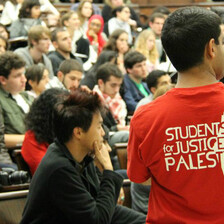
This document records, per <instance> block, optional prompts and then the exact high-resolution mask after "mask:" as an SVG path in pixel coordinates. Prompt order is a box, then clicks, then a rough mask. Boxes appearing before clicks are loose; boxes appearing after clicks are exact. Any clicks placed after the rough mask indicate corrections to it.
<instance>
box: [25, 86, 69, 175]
mask: <svg viewBox="0 0 224 224" xmlns="http://www.w3.org/2000/svg"><path fill="white" fill-rule="evenodd" d="M64 93H65V91H64V90H61V89H58V88H52V89H48V90H46V91H44V92H43V93H42V94H41V95H40V96H39V97H38V98H37V99H36V100H35V101H34V102H33V104H32V106H31V108H30V112H29V113H28V114H27V116H26V120H25V124H26V130H27V131H26V134H25V138H24V141H23V145H22V156H23V158H24V160H25V161H26V163H27V164H28V166H29V168H30V171H31V174H32V175H33V174H34V173H35V171H36V169H37V167H38V165H39V163H40V161H41V159H42V158H43V157H44V155H45V153H46V151H47V148H48V146H49V145H50V144H51V143H52V142H53V140H54V134H53V131H52V113H53V108H54V106H55V105H56V103H57V102H58V99H59V98H60V95H62V94H64Z"/></svg>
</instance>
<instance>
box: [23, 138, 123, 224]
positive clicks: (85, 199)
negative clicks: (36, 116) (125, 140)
mask: <svg viewBox="0 0 224 224" xmlns="http://www.w3.org/2000/svg"><path fill="white" fill-rule="evenodd" d="M121 185H122V177H121V176H120V175H119V174H116V173H115V172H113V171H109V170H104V172H103V174H102V179H101V182H100V180H99V177H98V175H97V173H96V168H95V166H94V164H93V161H92V158H91V157H89V156H86V157H85V159H84V162H83V164H82V165H80V164H79V163H77V162H76V161H75V160H74V159H73V157H72V155H71V154H70V152H69V151H68V149H67V148H66V147H65V146H64V145H61V144H60V143H59V142H58V141H56V142H55V143H53V144H51V145H50V147H49V148H48V151H47V153H46V155H45V157H44V158H43V160H42V161H41V163H40V165H39V167H38V169H37V171H36V173H35V175H34V176H33V179H32V182H31V185H30V191H29V195H28V199H27V203H26V206H25V209H24V213H23V218H22V221H21V224H27V223H29V224H31V223H35V224H37V223H40V224H43V223H44V224H46V223H47V224H50V223H52V224H53V223H54V224H58V223H63V224H64V223H66V224H69V223H80V224H86V223H91V224H95V223H98V224H107V223H110V220H111V219H112V216H113V214H114V211H115V207H116V202H117V199H118V196H119V192H120V188H121Z"/></svg>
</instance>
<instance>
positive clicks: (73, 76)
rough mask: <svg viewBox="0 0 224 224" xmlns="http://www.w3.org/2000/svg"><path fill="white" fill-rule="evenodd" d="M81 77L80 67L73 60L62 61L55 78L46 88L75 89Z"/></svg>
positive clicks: (81, 69) (81, 70)
mask: <svg viewBox="0 0 224 224" xmlns="http://www.w3.org/2000/svg"><path fill="white" fill-rule="evenodd" d="M82 77H83V68H82V65H81V64H80V63H79V62H78V61H77V60H75V59H67V60H64V61H63V62H62V63H61V64H60V66H59V69H58V72H57V77H56V76H55V77H54V78H53V79H52V80H50V82H49V83H48V84H47V88H52V87H59V88H62V89H67V90H74V89H77V88H78V87H79V85H80V81H81V79H82Z"/></svg>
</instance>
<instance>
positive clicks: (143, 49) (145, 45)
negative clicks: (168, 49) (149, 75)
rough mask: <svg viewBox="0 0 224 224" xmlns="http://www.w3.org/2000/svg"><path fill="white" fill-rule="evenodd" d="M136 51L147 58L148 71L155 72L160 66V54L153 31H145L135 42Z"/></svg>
mask: <svg viewBox="0 0 224 224" xmlns="http://www.w3.org/2000/svg"><path fill="white" fill-rule="evenodd" d="M135 50H136V51H138V52H140V53H142V54H143V55H144V56H145V57H146V66H147V71H148V72H151V71H153V70H155V69H156V68H157V67H158V65H159V53H158V50H157V47H156V38H155V34H154V33H153V31H152V30H144V31H142V32H141V33H140V34H139V35H138V38H137V40H136V42H135Z"/></svg>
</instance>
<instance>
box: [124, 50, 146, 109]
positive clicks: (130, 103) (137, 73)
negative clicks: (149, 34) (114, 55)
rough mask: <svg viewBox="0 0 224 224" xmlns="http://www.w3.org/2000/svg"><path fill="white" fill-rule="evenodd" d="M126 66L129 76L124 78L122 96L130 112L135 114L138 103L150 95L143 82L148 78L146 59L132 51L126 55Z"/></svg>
mask: <svg viewBox="0 0 224 224" xmlns="http://www.w3.org/2000/svg"><path fill="white" fill-rule="evenodd" d="M124 65H125V68H126V71H127V74H126V75H125V76H124V82H123V86H122V89H121V94H122V97H123V99H124V101H125V103H126V105H127V108H128V111H129V112H133V111H135V108H136V105H137V103H138V102H139V101H140V100H141V99H142V98H144V97H146V96H148V95H149V94H150V91H149V89H148V87H147V85H146V83H145V82H143V79H145V78H146V76H147V68H146V57H145V56H144V55H143V54H141V53H139V52H137V51H131V52H129V53H127V54H126V55H125V58H124Z"/></svg>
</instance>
